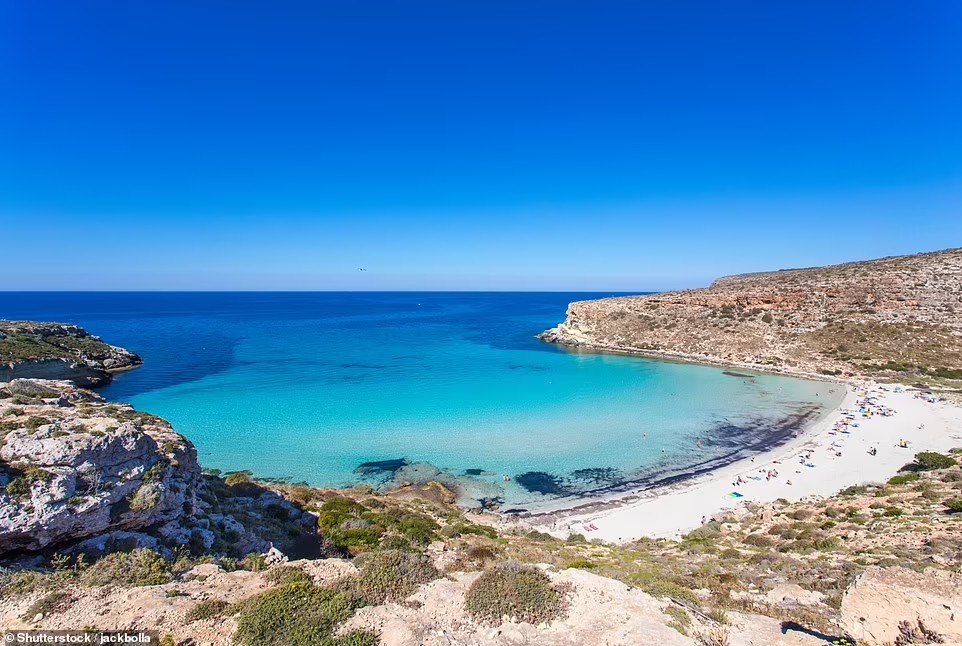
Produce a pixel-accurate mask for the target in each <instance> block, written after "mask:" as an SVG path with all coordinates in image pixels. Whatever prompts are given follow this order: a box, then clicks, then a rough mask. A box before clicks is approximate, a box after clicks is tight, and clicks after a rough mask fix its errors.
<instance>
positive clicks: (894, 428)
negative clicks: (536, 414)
mask: <svg viewBox="0 0 962 646" xmlns="http://www.w3.org/2000/svg"><path fill="white" fill-rule="evenodd" d="M903 388H904V387H901V388H899V389H898V390H902V392H897V391H896V390H897V388H896V387H895V386H893V385H885V386H878V385H866V386H864V387H853V386H847V389H848V392H847V393H846V395H845V397H844V398H843V400H842V403H841V404H840V405H839V407H838V408H837V409H836V410H835V411H834V412H832V413H831V414H829V415H827V416H825V417H823V418H822V419H821V420H819V422H817V423H816V424H815V425H813V426H812V427H811V428H810V429H808V430H807V431H806V432H805V433H803V434H802V435H801V436H799V437H798V438H797V439H795V440H793V441H792V442H790V443H789V444H786V445H783V446H780V447H777V448H776V449H773V450H772V451H770V452H768V453H763V454H759V455H756V456H755V457H754V458H752V459H746V460H742V461H740V462H737V463H735V464H731V465H729V466H727V467H725V468H722V469H719V470H718V471H716V472H714V473H711V474H708V475H705V476H702V477H699V478H696V479H693V480H691V481H688V482H684V483H679V484H676V485H671V486H668V487H665V488H662V489H655V490H653V491H650V492H645V493H643V494H640V495H634V496H626V498H625V500H624V501H623V502H622V503H621V504H619V505H617V506H611V507H609V508H606V509H594V510H590V511H582V512H574V511H573V512H569V513H564V512H560V513H558V514H553V515H552V516H550V517H542V518H538V519H532V523H533V524H534V525H535V526H538V528H539V529H541V530H543V531H547V532H549V533H551V534H554V535H556V536H559V537H565V536H567V535H568V534H569V533H580V534H584V535H585V537H586V538H588V539H589V540H590V539H594V538H600V539H603V540H605V541H609V542H615V543H619V542H627V541H631V540H635V539H638V538H640V537H642V536H649V537H656V538H657V537H678V536H680V535H682V534H684V533H687V532H689V531H691V530H692V529H694V528H696V527H699V526H700V525H701V524H702V519H703V518H708V519H710V518H711V517H712V516H716V515H718V514H719V513H720V512H724V511H725V510H729V509H733V508H734V507H735V506H737V505H739V504H740V503H742V502H749V501H751V502H772V501H775V500H777V499H779V498H785V499H787V500H799V499H801V498H805V497H807V496H829V495H832V494H834V493H836V492H838V491H839V490H840V489H843V488H845V487H848V486H850V485H855V484H862V483H870V482H883V481H885V480H888V479H889V478H890V477H892V476H893V475H895V474H896V473H897V472H898V470H899V468H900V467H902V466H903V465H905V464H907V463H909V462H911V461H912V458H913V456H914V455H915V454H916V453H918V452H919V451H930V450H931V451H942V452H945V451H947V450H948V449H950V448H953V447H962V408H960V407H957V406H952V405H949V404H946V403H944V402H935V403H930V402H928V401H925V400H923V399H919V398H917V397H916V396H915V395H916V393H915V392H913V391H908V390H904V389H903ZM866 395H868V396H873V397H875V402H876V403H877V404H878V406H880V407H887V408H889V409H893V410H894V411H895V414H893V415H891V416H883V415H880V414H873V415H872V416H871V417H864V416H863V415H861V414H859V413H858V412H855V413H854V419H852V420H851V423H850V425H849V426H848V428H847V430H848V432H847V433H845V432H842V431H840V430H835V426H836V423H837V422H839V421H841V420H843V419H844V412H843V411H852V410H853V409H857V405H856V402H857V401H859V400H861V399H862V398H863V397H865V396H866ZM855 424H857V426H855ZM902 439H904V440H905V441H906V442H907V443H908V448H899V447H898V443H899V441H900V440H902ZM872 448H874V449H876V451H877V453H876V455H871V454H870V453H869V450H870V449H872ZM839 454H840V455H839ZM804 456H809V457H808V458H807V459H805V460H803V459H802V458H803V457H804ZM806 465H814V466H806ZM770 470H774V471H777V472H778V475H777V477H773V478H771V479H768V478H767V473H768V472H769V471H770ZM739 478H741V484H736V483H737V482H738V479H739ZM733 492H738V493H739V494H742V496H743V497H741V498H733V497H732V496H731V494H732V493H733Z"/></svg>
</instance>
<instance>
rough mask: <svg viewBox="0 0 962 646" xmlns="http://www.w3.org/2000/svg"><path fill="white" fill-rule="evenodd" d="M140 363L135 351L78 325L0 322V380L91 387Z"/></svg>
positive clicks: (99, 384)
mask: <svg viewBox="0 0 962 646" xmlns="http://www.w3.org/2000/svg"><path fill="white" fill-rule="evenodd" d="M140 364H141V359H140V357H138V356H137V355H136V354H134V353H133V352H128V351H127V350H124V349H123V348H118V347H116V346H112V345H109V344H107V343H104V342H103V341H101V340H100V338H99V337H96V336H93V335H91V334H88V333H87V331H86V330H84V329H83V328H81V327H78V326H76V325H64V324H60V323H33V322H30V321H0V381H9V380H11V379H18V378H33V379H69V380H71V381H74V382H76V383H77V385H79V386H83V387H88V388H89V387H96V386H102V385H104V384H106V383H108V382H109V381H110V379H111V374H112V373H114V372H117V371H119V370H127V369H129V368H134V367H136V366H139V365H140Z"/></svg>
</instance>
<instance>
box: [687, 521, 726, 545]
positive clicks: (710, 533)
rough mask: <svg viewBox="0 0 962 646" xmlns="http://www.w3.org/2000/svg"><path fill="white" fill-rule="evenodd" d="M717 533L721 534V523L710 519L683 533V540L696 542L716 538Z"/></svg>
mask: <svg viewBox="0 0 962 646" xmlns="http://www.w3.org/2000/svg"><path fill="white" fill-rule="evenodd" d="M719 535H721V523H719V522H717V521H714V520H712V521H709V522H707V523H705V524H704V525H702V526H701V527H698V528H696V529H693V530H691V531H690V532H688V533H687V534H686V535H685V540H687V541H696V542H698V541H706V540H710V539H713V538H716V537H717V536H719Z"/></svg>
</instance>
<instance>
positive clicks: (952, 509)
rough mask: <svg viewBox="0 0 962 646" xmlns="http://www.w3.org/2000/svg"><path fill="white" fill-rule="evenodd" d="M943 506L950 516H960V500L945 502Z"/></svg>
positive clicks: (961, 503) (961, 504) (961, 501)
mask: <svg viewBox="0 0 962 646" xmlns="http://www.w3.org/2000/svg"><path fill="white" fill-rule="evenodd" d="M945 506H946V507H947V508H948V510H949V513H950V514H962V498H955V499H954V500H946V501H945Z"/></svg>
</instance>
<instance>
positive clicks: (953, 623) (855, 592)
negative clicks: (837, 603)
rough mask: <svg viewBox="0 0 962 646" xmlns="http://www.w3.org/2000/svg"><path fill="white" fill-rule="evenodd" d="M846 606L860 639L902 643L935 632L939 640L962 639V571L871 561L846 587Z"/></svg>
mask: <svg viewBox="0 0 962 646" xmlns="http://www.w3.org/2000/svg"><path fill="white" fill-rule="evenodd" d="M841 612H842V624H843V626H844V628H845V629H846V630H848V631H849V633H851V635H852V636H853V637H855V639H857V640H858V642H859V643H862V642H863V641H864V642H867V643H875V644H887V643H901V642H897V641H896V640H898V639H899V638H902V639H903V640H904V639H913V638H921V637H923V636H926V637H928V638H930V639H931V635H932V634H935V635H937V636H938V637H939V638H941V639H942V641H941V642H938V643H952V644H957V643H962V575H960V574H957V573H954V572H948V571H946V570H937V569H935V568H928V569H926V570H925V571H924V572H921V573H920V572H915V571H913V570H908V569H905V568H901V567H892V568H879V567H871V568H868V569H867V570H866V571H865V572H864V573H863V574H862V575H861V576H859V578H858V579H857V580H856V581H855V583H854V584H852V587H851V588H849V590H848V591H847V592H846V593H845V596H844V597H843V598H842V607H841ZM926 631H928V633H929V634H928V635H926ZM904 643H914V642H913V641H908V642H904ZM919 643H933V642H930V641H925V642H919Z"/></svg>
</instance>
